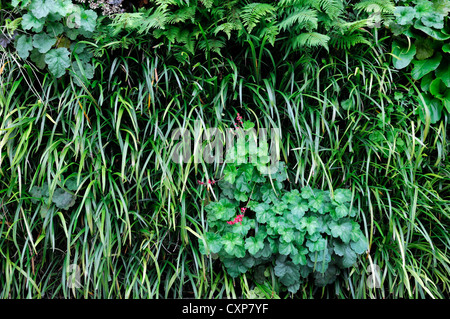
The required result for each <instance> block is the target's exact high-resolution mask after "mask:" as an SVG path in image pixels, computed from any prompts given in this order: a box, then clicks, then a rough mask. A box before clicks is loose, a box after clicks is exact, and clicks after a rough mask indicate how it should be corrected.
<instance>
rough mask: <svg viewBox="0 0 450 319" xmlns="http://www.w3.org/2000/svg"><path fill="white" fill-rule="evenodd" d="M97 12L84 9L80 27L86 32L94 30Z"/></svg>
mask: <svg viewBox="0 0 450 319" xmlns="http://www.w3.org/2000/svg"><path fill="white" fill-rule="evenodd" d="M96 21H97V13H96V12H95V11H93V10H82V11H81V14H80V28H81V29H82V30H84V31H86V32H94V31H95V26H96Z"/></svg>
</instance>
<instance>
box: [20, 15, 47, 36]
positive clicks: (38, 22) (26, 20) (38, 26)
mask: <svg viewBox="0 0 450 319" xmlns="http://www.w3.org/2000/svg"><path fill="white" fill-rule="evenodd" d="M44 23H45V18H41V19H38V18H36V17H35V16H34V15H32V14H31V13H25V14H24V15H23V16H22V28H23V29H24V30H30V29H33V31H35V32H41V31H42V29H43V27H44Z"/></svg>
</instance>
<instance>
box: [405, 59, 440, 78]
mask: <svg viewBox="0 0 450 319" xmlns="http://www.w3.org/2000/svg"><path fill="white" fill-rule="evenodd" d="M441 60H442V55H441V54H440V53H436V54H435V55H434V56H433V57H432V58H430V59H426V60H421V61H413V64H414V68H413V70H412V71H411V76H412V78H413V79H414V80H418V79H420V78H421V77H423V76H424V75H426V74H428V73H430V72H432V71H434V70H436V69H437V67H438V66H439V64H440V63H441Z"/></svg>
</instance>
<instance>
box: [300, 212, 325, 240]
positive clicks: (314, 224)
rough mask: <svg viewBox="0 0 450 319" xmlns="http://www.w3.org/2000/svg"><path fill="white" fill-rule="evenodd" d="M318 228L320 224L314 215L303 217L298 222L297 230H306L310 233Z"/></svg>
mask: <svg viewBox="0 0 450 319" xmlns="http://www.w3.org/2000/svg"><path fill="white" fill-rule="evenodd" d="M319 228H320V224H319V220H318V218H317V217H316V216H309V217H304V218H302V220H300V223H299V224H298V230H300V231H302V230H306V231H307V232H308V234H310V235H313V234H314V233H316V232H317V230H318V229H319Z"/></svg>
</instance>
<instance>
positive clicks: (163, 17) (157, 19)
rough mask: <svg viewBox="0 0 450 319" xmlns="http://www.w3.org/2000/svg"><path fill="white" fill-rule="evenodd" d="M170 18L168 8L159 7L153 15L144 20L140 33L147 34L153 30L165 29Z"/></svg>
mask: <svg viewBox="0 0 450 319" xmlns="http://www.w3.org/2000/svg"><path fill="white" fill-rule="evenodd" d="M149 12H151V11H149ZM168 17H169V10H168V9H167V6H160V7H157V8H156V10H155V11H154V12H153V13H152V14H150V15H149V16H147V17H145V18H144V19H143V20H142V22H141V26H140V28H139V30H138V33H147V32H149V31H150V30H151V29H164V28H165V27H166V23H167V20H168Z"/></svg>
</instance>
